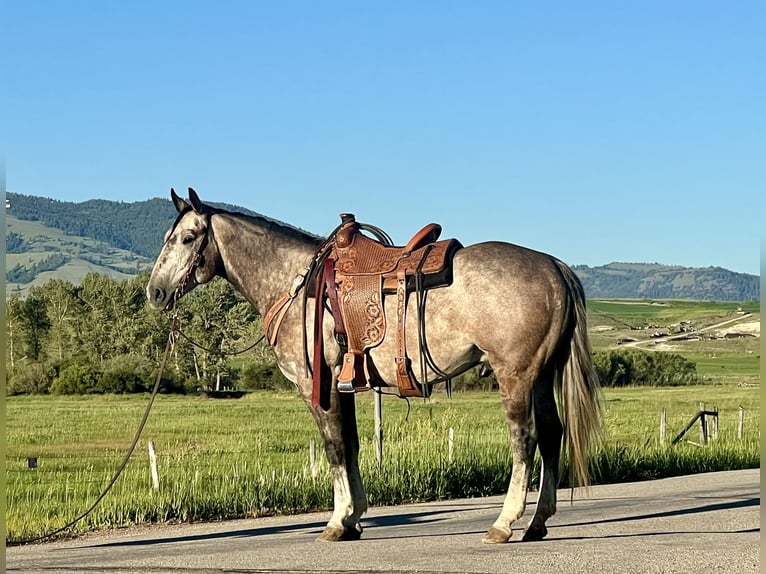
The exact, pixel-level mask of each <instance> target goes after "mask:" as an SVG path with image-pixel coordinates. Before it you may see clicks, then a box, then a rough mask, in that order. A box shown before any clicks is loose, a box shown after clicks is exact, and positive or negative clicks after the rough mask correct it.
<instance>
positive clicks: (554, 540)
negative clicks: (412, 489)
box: [7, 469, 761, 574]
mask: <svg viewBox="0 0 766 574" xmlns="http://www.w3.org/2000/svg"><path fill="white" fill-rule="evenodd" d="M559 494H560V501H561V502H560V504H559V512H558V514H557V515H556V516H554V517H553V518H551V519H550V521H549V523H548V524H549V535H548V538H547V539H546V540H544V541H542V542H531V543H518V542H514V541H512V542H510V543H509V544H504V545H499V546H491V545H484V544H482V543H481V537H482V535H483V534H484V532H485V530H486V529H487V528H488V527H489V525H490V524H491V523H492V521H493V520H494V519H495V517H496V516H497V514H498V512H499V509H500V506H501V503H502V498H501V497H488V498H478V499H462V500H454V501H445V502H436V503H428V504H412V505H405V506H400V507H387V508H385V507H376V508H372V509H371V510H370V512H369V513H368V514H367V518H366V519H365V520H364V525H365V528H366V530H365V533H364V536H363V537H362V540H360V541H357V542H345V543H322V542H315V541H314V538H315V537H316V535H317V534H318V533H319V532H320V531H321V529H322V527H323V526H324V524H325V522H326V520H327V519H328V518H329V514H328V513H318V514H304V515H299V516H289V517H271V518H260V519H252V520H236V521H230V522H222V523H216V524H193V525H179V526H161V527H151V528H141V529H126V530H120V531H117V532H114V533H110V534H95V535H89V536H86V537H83V538H80V539H77V540H73V541H68V542H57V543H50V544H43V545H35V546H28V547H13V548H8V549H7V572H47V573H71V572H103V573H120V574H124V573H133V572H136V573H139V572H141V573H144V572H147V573H170V572H181V573H187V574H202V573H213V572H215V573H221V572H241V573H259V572H261V573H263V572H287V573H290V572H293V573H297V572H300V573H304V574H305V573H317V572H343V573H354V572H357V573H365V574H371V573H376V572H389V573H403V572H420V573H431V572H452V573H455V572H515V573H517V574H525V573H534V574H540V573H546V572H556V573H563V574H566V573H570V572H571V573H575V572H576V573H578V574H580V573H583V572H593V573H602V572H604V573H610V572H614V573H618V572H619V573H621V574H625V573H632V572H641V573H644V572H646V573H654V572H656V573H660V572H662V573H670V572H717V573H718V572H732V573H738V574H743V573H749V572H759V567H760V556H759V539H760V506H761V494H760V469H753V470H744V471H733V472H719V473H709V474H700V475H693V476H686V477H679V478H671V479H665V480H658V481H652V482H643V483H631V484H621V485H607V486H597V487H593V488H592V489H591V490H590V493H589V496H588V497H587V498H585V497H584V495H583V494H578V495H577V496H575V500H574V504H570V503H569V494H570V492H569V491H561V492H560V493H559ZM531 510H532V508H531V507H529V508H528V509H527V513H529V512H530V511H531ZM518 535H519V532H514V536H515V537H516V538H515V539H518Z"/></svg>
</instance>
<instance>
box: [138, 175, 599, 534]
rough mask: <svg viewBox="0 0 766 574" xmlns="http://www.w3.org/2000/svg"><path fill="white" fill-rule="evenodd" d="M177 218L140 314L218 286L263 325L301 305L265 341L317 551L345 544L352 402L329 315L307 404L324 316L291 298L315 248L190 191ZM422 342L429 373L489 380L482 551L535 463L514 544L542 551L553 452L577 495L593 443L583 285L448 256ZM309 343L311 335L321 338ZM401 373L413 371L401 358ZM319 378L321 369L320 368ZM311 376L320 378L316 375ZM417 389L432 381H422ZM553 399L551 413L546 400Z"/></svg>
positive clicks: (516, 508) (510, 512) (546, 264)
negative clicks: (325, 481) (299, 435)
mask: <svg viewBox="0 0 766 574" xmlns="http://www.w3.org/2000/svg"><path fill="white" fill-rule="evenodd" d="M170 195H171V199H172V201H173V204H174V206H175V208H176V210H177V212H178V215H177V218H176V220H175V222H174V223H173V225H172V226H171V227H170V229H169V230H168V231H167V232H166V234H165V237H164V244H163V246H162V249H161V251H160V254H159V256H158V258H157V260H156V262H155V264H154V268H153V270H152V273H151V277H150V279H149V282H148V284H147V286H146V295H147V299H148V303H149V305H150V307H151V308H153V309H155V310H168V309H170V308H171V307H172V306H173V304H174V301H175V300H176V299H178V298H180V297H182V296H183V295H185V294H186V293H188V292H189V291H191V290H192V289H194V288H195V287H196V286H198V285H201V284H204V283H206V282H208V281H210V280H211V279H212V278H213V277H215V276H220V277H222V278H224V279H225V280H227V281H228V282H229V283H230V284H231V285H232V286H233V287H234V289H235V290H236V291H238V292H239V293H240V294H241V295H243V296H244V297H245V299H247V300H248V301H249V302H250V303H251V304H252V305H253V306H254V307H255V309H256V310H257V311H258V313H260V314H261V316H264V314H266V313H267V312H268V310H269V309H271V308H272V307H274V306H275V305H278V304H279V301H280V300H281V301H283V303H284V300H285V293H286V292H288V293H290V294H291V295H290V297H289V299H290V300H292V299H293V298H295V295H296V294H297V292H299V291H300V292H304V305H303V306H302V305H298V304H290V303H289V302H288V304H287V305H283V307H284V309H283V311H284V315H283V317H282V318H281V319H282V320H281V324H280V327H279V332H278V336H277V337H276V339H275V340H274V341H273V349H274V351H275V354H276V358H277V362H278V367H279V369H280V370H281V372H282V373H283V374H284V375H285V377H287V378H288V379H289V380H290V381H292V382H293V383H294V384H295V386H296V388H297V390H298V392H299V394H300V395H301V397H302V398H303V400H304V401H305V402H306V404H307V406H308V408H309V410H310V411H311V414H312V415H313V418H314V419H315V421H316V424H317V426H318V428H319V431H320V433H321V435H322V439H323V442H324V448H325V452H326V456H327V460H328V463H329V469H330V476H331V479H332V486H333V510H332V515H331V517H330V519H329V521H328V523H327V525H326V526H325V528H324V529H323V531H322V533H321V534H320V535H319V537H318V540H322V541H341V540H356V539H359V538H360V537H361V535H362V526H361V524H360V519H361V517H362V516H363V514H364V513H365V512H366V511H367V508H368V504H367V498H366V494H365V489H364V485H363V484H362V480H361V476H360V471H359V435H358V431H357V424H356V411H355V398H354V393H348V392H339V391H338V389H337V382H338V381H337V379H338V374H339V372H340V369H341V360H342V357H343V349H342V347H341V345H340V344H339V342H338V339H337V337H335V333H334V321H333V318H332V313H331V309H329V308H328V309H327V311H328V312H325V313H324V315H323V321H322V324H321V326H320V329H319V330H318V331H317V336H316V338H318V337H319V336H321V337H322V338H323V348H322V354H323V359H324V362H325V363H326V365H325V368H323V369H322V372H321V377H322V380H323V384H325V385H329V387H328V388H330V389H331V391H330V397H329V405H325V406H324V407H323V406H317V405H316V404H315V402H314V401H312V390H313V384H312V378H313V377H312V374H311V373H310V372H309V371H310V368H307V366H306V363H307V362H309V361H310V360H311V359H310V357H309V356H308V353H307V352H306V345H307V344H308V346H309V348H311V346H312V345H313V344H314V338H315V335H314V333H313V330H314V325H313V324H312V322H311V317H312V316H313V311H314V307H315V305H325V306H326V304H325V303H323V302H322V301H317V300H316V296H315V295H314V294H313V293H309V292H308V291H310V289H308V286H307V285H302V282H301V280H300V278H301V277H303V275H302V274H301V273H300V272H301V270H303V269H304V268H305V267H306V265H307V262H310V261H311V260H312V258H314V257H315V256H316V253H317V250H318V249H319V248H320V247H321V246H322V244H323V243H326V241H325V240H323V238H320V237H317V236H314V235H311V234H309V233H307V232H304V231H302V230H299V229H296V228H294V227H292V226H289V225H287V224H283V223H280V222H276V221H274V220H271V219H268V218H266V217H263V216H250V215H245V214H242V213H238V212H232V211H228V210H224V209H221V208H217V207H214V206H211V205H208V204H203V203H202V201H201V200H200V198H199V196H198V195H197V193H196V192H195V191H194V190H193V189H192V188H189V197H188V200H185V199H183V198H181V197H179V196H178V195H177V194H176V192H175V191H174V190H173V189H171V192H170ZM294 277H295V278H296V279H295V280H293V278H294ZM395 298H396V295H395V294H394V295H390V294H389V295H385V296H384V301H383V303H384V305H383V306H384V312H385V315H386V318H387V319H388V323H389V324H391V325H393V324H395V321H396V318H395V316H394V315H395V313H396V307H397V306H396V301H395V300H394V301H392V299H395ZM414 299H415V298H414V297H412V298H410V300H409V301H408V302H407V303H406V304H407V309H406V311H407V322H408V323H409V322H412V327H413V328H412V329H410V330H409V332H410V333H415V332H416V331H417V327H416V322H417V321H418V320H419V318H418V317H417V314H418V311H419V310H420V311H422V309H418V308H415V305H416V303H415V301H414ZM427 302H428V304H427V307H426V308H425V311H424V312H425V317H424V319H425V321H424V329H425V338H426V339H427V341H428V351H429V352H430V356H431V358H432V359H433V361H434V362H435V364H436V365H438V366H439V369H440V370H441V371H443V372H444V373H446V374H447V375H449V376H455V375H457V374H459V373H462V372H464V371H466V370H467V369H470V368H472V367H475V366H479V367H480V368H482V369H484V370H485V372H486V371H489V370H491V371H492V372H494V374H495V377H496V380H497V384H498V386H499V394H500V400H501V403H502V407H503V411H504V415H505V418H506V420H507V424H508V429H509V431H510V446H511V451H512V463H511V467H512V468H511V478H510V483H509V485H508V490H507V493H506V496H505V498H504V502H503V506H502V510H501V512H500V514H499V516H498V517H497V519H496V520H495V522H494V523H493V524H492V525H491V526H490V527H489V529H488V531H487V532H486V534H485V536H484V537H483V542H485V543H505V542H508V541H509V540H510V538H511V527H512V524H513V522H514V521H516V520H518V519H520V518H521V517H522V515H523V513H524V511H525V508H526V502H527V495H528V489H529V483H530V477H531V473H532V469H533V462H534V455H535V450H536V449H539V452H540V457H541V461H542V469H541V472H540V484H539V493H538V498H537V504H536V505H535V509H534V514H533V516H532V517H531V519H530V520H529V522H528V524H527V525H526V527H525V528H524V531H523V535H522V540H523V541H529V540H541V539H542V538H543V537H544V536H546V534H547V532H548V531H547V528H546V526H545V523H546V521H547V520H548V518H550V517H551V516H552V515H553V514H554V513H555V512H556V490H557V487H558V485H559V475H560V472H561V470H560V461H561V456H562V449H564V451H565V452H564V454H565V455H566V456H567V457H568V461H569V468H570V473H571V475H572V477H571V478H572V484H573V485H574V484H575V483H577V484H578V485H581V486H587V485H588V484H589V458H590V454H591V453H592V451H593V447H594V446H595V445H596V444H597V443H598V440H599V437H600V434H601V418H602V416H601V410H602V409H601V403H602V401H601V388H600V385H599V381H598V377H597V374H596V372H595V370H594V368H593V365H592V357H591V348H590V342H589V339H588V332H587V325H586V305H585V295H584V292H583V288H582V284H581V282H580V281H579V279H578V278H577V276H576V275H575V273H574V272H573V271H572V270H571V269H570V268H569V267H568V266H567V265H566V264H564V263H563V262H561V261H560V260H558V259H556V258H555V257H553V256H551V255H548V254H545V253H542V252H540V251H535V250H532V249H529V248H526V247H522V246H519V245H514V244H511V243H506V242H500V241H487V242H481V243H476V244H472V245H468V246H465V247H462V248H461V249H459V250H458V251H457V252H456V253H455V254H454V257H453V261H452V281H451V283H450V284H449V285H447V286H443V287H440V288H437V289H432V290H430V291H428V293H427ZM320 334H321V335H320ZM395 347H396V344H395V342H394V337H393V336H392V335H391V336H388V335H387V336H385V337H384V339H383V341H382V343H380V344H379V345H378V346H377V347H375V348H373V349H370V350H369V353H370V356H371V358H372V359H373V361H374V364H375V365H376V367H377V370H378V371H379V373H378V374H379V377H380V379H381V380H382V381H383V382H384V384H387V385H390V386H392V387H395V386H396V382H395V381H396V372H395V371H396V367H395V365H394V361H393V360H391V359H392V357H394V356H395V355H396V348H395ZM410 348H411V353H412V355H413V362H416V361H418V359H419V353H420V352H421V350H420V349H418V347H417V345H412V346H411V347H410ZM327 367H329V368H327ZM314 368H316V369H319V368H320V367H319V365H315V366H314ZM427 372H428V375H429V376H432V377H436V375H435V373H434V372H433V371H432V370H431V369H430V367H429V368H428V371H427ZM557 397H558V400H557Z"/></svg>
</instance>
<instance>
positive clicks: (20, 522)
mask: <svg viewBox="0 0 766 574" xmlns="http://www.w3.org/2000/svg"><path fill="white" fill-rule="evenodd" d="M371 399H372V397H371V395H370V394H364V395H358V396H357V405H358V409H357V410H358V420H359V428H360V435H361V438H362V455H361V456H362V458H361V466H362V472H363V475H364V481H365V485H366V488H367V492H368V496H369V500H370V503H371V504H394V503H399V502H402V501H411V500H431V499H437V498H445V497H455V496H483V495H490V494H499V493H502V492H504V491H505V489H506V488H507V484H508V479H509V473H510V465H511V460H510V454H509V449H508V431H507V427H506V426H505V422H504V419H503V415H502V411H501V407H500V401H499V398H498V396H497V394H496V393H466V394H458V395H455V396H454V397H453V398H451V399H447V398H446V397H445V396H444V395H442V394H437V395H436V396H435V397H434V398H433V399H432V400H430V401H428V402H424V401H423V400H412V401H410V407H411V411H410V412H409V414H408V409H407V404H406V402H405V401H403V400H398V399H395V398H391V397H387V398H386V399H385V400H384V436H385V439H384V440H385V453H384V464H383V468H382V469H381V470H378V468H377V466H376V461H375V458H374V453H373V448H372V441H371V436H372V424H373V423H372V418H373V415H372V410H373V405H372V400H371ZM605 399H606V400H605V423H606V437H605V443H604V446H603V449H602V450H601V452H600V454H599V455H598V456H597V457H596V459H595V461H594V470H596V480H597V481H600V482H615V481H622V480H641V479H646V478H653V477H657V476H670V475H674V474H684V473H691V472H702V471H708V470H724V469H729V468H743V467H754V466H758V465H759V464H760V460H759V451H758V437H759V428H760V409H759V389H758V388H755V387H742V386H737V385H736V384H716V385H701V386H695V387H680V388H670V389H657V388H640V389H639V388H628V389H610V390H607V391H606V393H605ZM145 401H146V396H138V397H136V396H132V397H131V396H127V397H126V396H94V397H24V396H22V397H9V398H8V400H7V415H8V420H7V455H6V466H7V471H6V479H7V491H6V495H7V502H8V512H7V525H8V537H9V541H14V540H18V539H21V538H24V537H29V536H33V535H38V534H41V533H43V532H45V531H48V530H51V529H53V528H56V527H59V526H61V525H63V524H64V523H66V522H67V521H68V520H69V519H71V518H73V517H75V516H77V515H78V514H79V513H81V512H82V511H83V510H85V509H86V508H87V507H88V506H89V505H90V503H91V502H92V501H93V500H95V498H96V497H97V496H98V494H99V492H100V491H101V489H102V488H103V486H105V485H106V483H107V482H108V480H109V479H110V478H111V476H112V473H113V471H114V470H115V469H116V467H117V465H118V464H119V462H120V460H121V458H122V456H124V453H125V451H126V449H127V447H128V445H129V443H130V441H131V439H132V437H133V433H134V430H135V427H136V426H137V424H138V421H139V419H140V417H141V414H142V412H143V409H144V406H145ZM700 401H705V402H706V403H708V405H710V406H712V405H717V406H718V408H719V410H720V413H721V415H720V423H719V436H718V440H717V441H716V442H715V443H714V444H711V446H709V447H707V448H700V447H697V446H693V445H691V444H686V443H684V444H679V445H677V446H675V447H670V446H668V445H667V444H660V442H659V435H658V428H659V417H660V411H661V409H662V408H666V409H667V411H668V430H667V435H668V437H667V438H668V441H669V440H670V438H672V437H673V436H674V435H675V433H677V432H678V431H679V430H680V429H681V428H683V426H684V425H685V424H686V422H687V421H688V420H689V419H690V418H691V417H692V416H693V415H694V414H695V413H696V412H697V409H698V408H699V405H698V403H699V402H700ZM740 405H742V406H743V407H744V408H745V409H746V410H745V412H746V415H747V416H746V425H745V437H744V440H743V441H738V440H737V438H736V425H737V412H738V408H739V406H740ZM450 428H452V429H454V437H455V441H454V454H453V460H452V461H451V462H450V461H449V460H448V458H449V453H448V439H447V436H448V432H449V429H450ZM312 438H314V439H315V440H316V441H317V442H318V443H319V444H321V441H319V434H318V431H317V430H316V427H315V424H314V422H313V419H312V418H311V416H310V415H309V412H308V410H307V409H306V408H305V406H304V405H303V402H302V401H301V400H300V399H299V398H298V397H297V396H296V395H295V394H293V393H270V392H258V393H252V394H250V395H248V396H246V397H245V398H243V399H239V400H203V399H199V398H196V397H177V396H160V397H158V400H157V403H156V405H155V408H154V411H153V412H152V415H151V417H150V419H149V423H148V424H147V427H146V429H145V431H144V435H143V438H142V441H141V443H140V445H139V448H138V450H137V452H136V454H135V455H134V457H133V458H132V459H131V462H130V463H129V465H128V467H127V470H126V471H125V474H124V475H123V476H122V477H121V478H120V480H119V481H118V483H117V485H116V486H115V487H114V489H113V490H112V492H110V493H109V495H108V496H107V497H106V498H105V499H104V500H103V501H102V503H101V504H100V505H99V506H98V507H97V508H96V510H95V512H94V513H93V514H92V515H90V516H88V518H87V519H86V520H85V521H83V522H82V523H81V524H79V525H78V526H77V527H76V528H75V529H74V530H73V532H74V533H77V532H82V531H84V530H90V529H98V528H107V527H117V526H125V525H131V524H141V523H147V522H165V521H189V520H213V519H225V518H235V517H244V516H259V515H265V514H275V513H293V512H301V511H308V510H317V509H324V508H328V507H329V505H330V504H331V500H332V494H331V490H330V481H329V479H328V477H327V476H326V472H327V468H326V462H324V456H323V454H322V453H321V452H320V464H319V467H318V469H317V470H318V473H319V474H318V476H317V477H315V478H314V477H312V469H311V467H310V466H309V443H310V442H311V439H312ZM691 438H692V439H693V440H696V438H697V435H696V431H694V432H693V433H692V434H691ZM148 440H152V441H153V442H154V444H155V445H156V449H157V453H158V459H159V463H158V464H159V469H160V481H161V488H160V490H159V491H154V490H153V489H152V488H151V477H150V472H149V464H148V456H147V445H146V443H147V441H148ZM32 456H36V457H38V464H39V467H38V468H37V469H36V470H29V469H27V457H32Z"/></svg>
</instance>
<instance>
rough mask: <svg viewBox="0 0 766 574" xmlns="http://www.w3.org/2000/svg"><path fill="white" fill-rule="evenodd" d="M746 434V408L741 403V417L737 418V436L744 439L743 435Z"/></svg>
mask: <svg viewBox="0 0 766 574" xmlns="http://www.w3.org/2000/svg"><path fill="white" fill-rule="evenodd" d="M744 435H745V408H744V407H743V406H742V405H740V407H739V418H738V419H737V438H738V439H739V440H742V437H743V436H744Z"/></svg>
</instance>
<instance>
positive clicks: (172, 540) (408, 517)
mask: <svg viewBox="0 0 766 574" xmlns="http://www.w3.org/2000/svg"><path fill="white" fill-rule="evenodd" d="M496 506H497V505H495V504H492V505H485V506H478V507H477V506H473V507H471V509H470V510H472V511H473V510H486V509H489V508H495V507H496ZM459 512H461V510H460V509H455V508H450V509H444V510H433V511H425V512H411V513H405V514H396V515H388V516H377V517H368V518H364V519H363V520H362V522H363V526H364V527H365V528H367V527H386V526H388V527H390V526H408V525H413V524H429V523H432V522H438V521H441V520H445V517H444V516H442V515H445V514H456V513H459ZM326 525H327V523H326V522H304V523H299V524H285V525H279V526H265V527H262V528H245V529H241V530H227V531H225V532H213V533H205V534H191V535H188V536H173V537H168V538H144V539H141V540H125V541H120V542H105V543H99V544H87V545H83V546H80V548H120V547H130V546H153V545H158V544H176V543H179V542H194V541H200V540H206V541H209V540H217V539H232V538H246V537H256V536H269V535H276V534H285V533H288V532H296V531H302V532H305V533H307V534H312V533H313V534H319V533H320V532H321V531H322V530H323V529H324V527H325V526H326ZM460 534H468V533H467V532H461V533H460ZM425 535H426V536H427V534H425ZM443 535H444V534H441V536H443ZM418 536H421V535H418ZM408 538H410V537H408ZM364 539H367V540H370V538H367V537H366V536H365V537H364Z"/></svg>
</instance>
